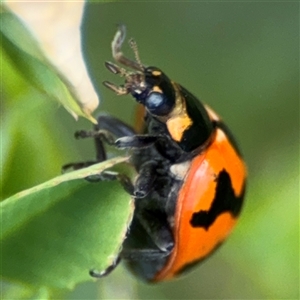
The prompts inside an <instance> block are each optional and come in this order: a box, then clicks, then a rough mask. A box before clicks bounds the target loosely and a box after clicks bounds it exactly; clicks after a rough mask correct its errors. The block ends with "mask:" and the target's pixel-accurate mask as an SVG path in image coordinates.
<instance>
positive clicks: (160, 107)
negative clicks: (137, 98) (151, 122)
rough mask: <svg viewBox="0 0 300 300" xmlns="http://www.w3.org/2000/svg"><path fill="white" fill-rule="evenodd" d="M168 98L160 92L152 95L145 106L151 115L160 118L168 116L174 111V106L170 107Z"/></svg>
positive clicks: (148, 97)
mask: <svg viewBox="0 0 300 300" xmlns="http://www.w3.org/2000/svg"><path fill="white" fill-rule="evenodd" d="M168 102H169V101H168V99H167V97H166V96H165V95H164V94H162V93H158V92H152V93H150V94H149V95H148V96H147V98H146V100H145V106H146V107H147V109H148V110H149V112H150V113H152V114H154V115H158V116H163V115H167V114H169V113H170V111H171V110H172V106H170V105H169V103H168Z"/></svg>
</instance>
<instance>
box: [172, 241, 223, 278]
mask: <svg viewBox="0 0 300 300" xmlns="http://www.w3.org/2000/svg"><path fill="white" fill-rule="evenodd" d="M222 244H223V241H221V242H219V243H218V244H217V245H216V246H215V248H214V249H213V250H212V251H210V252H209V253H208V254H207V255H205V256H203V257H201V258H199V259H196V260H194V261H192V262H189V263H186V264H185V265H183V266H182V267H181V268H180V269H179V270H178V271H177V272H176V274H175V276H181V275H185V274H187V273H189V272H190V271H191V270H192V269H194V267H196V266H198V264H200V263H201V262H202V261H203V260H205V259H207V258H208V257H210V256H211V255H212V254H213V253H215V252H216V251H217V250H218V249H219V248H220V247H221V246H222Z"/></svg>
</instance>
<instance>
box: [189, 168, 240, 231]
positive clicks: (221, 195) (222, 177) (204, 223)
mask: <svg viewBox="0 0 300 300" xmlns="http://www.w3.org/2000/svg"><path fill="white" fill-rule="evenodd" d="M216 181H217V186H216V193H215V198H214V200H213V202H212V205H211V207H210V209H209V210H208V211H206V210H200V211H198V212H195V213H193V215H192V218H191V220H190V224H191V225H192V226H193V227H202V228H204V229H206V230H208V229H209V227H210V226H211V225H212V224H213V223H214V221H215V220H216V218H217V217H218V216H219V215H220V214H222V213H225V212H229V213H231V214H232V216H233V217H237V216H238V215H239V213H240V211H241V208H242V204H243V198H244V192H245V188H243V190H242V192H241V194H240V195H238V196H236V195H235V193H234V190H233V187H232V182H231V178H230V175H229V174H228V173H227V171H226V170H225V169H223V170H222V171H221V172H220V173H219V175H218V178H217V179H216Z"/></svg>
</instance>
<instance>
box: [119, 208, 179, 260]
mask: <svg viewBox="0 0 300 300" xmlns="http://www.w3.org/2000/svg"><path fill="white" fill-rule="evenodd" d="M136 204H137V202H136ZM157 215H160V214H159V213H158V214H154V212H150V211H148V210H147V211H146V210H145V211H143V212H142V213H139V212H138V213H136V214H135V216H134V218H133V220H132V223H131V226H130V230H129V233H128V236H127V238H126V239H125V241H124V244H123V249H122V252H121V254H120V255H121V257H122V258H124V259H127V260H142V261H148V260H157V259H161V258H163V257H166V256H168V255H170V253H171V252H172V250H173V247H174V240H173V235H172V232H171V229H170V228H169V226H168V224H167V221H166V219H165V218H159V217H157Z"/></svg>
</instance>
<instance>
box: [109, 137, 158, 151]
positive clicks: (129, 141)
mask: <svg viewBox="0 0 300 300" xmlns="http://www.w3.org/2000/svg"><path fill="white" fill-rule="evenodd" d="M160 138H163V136H160V135H150V134H141V135H134V136H124V137H121V138H119V139H117V140H116V142H115V145H116V147H117V148H119V149H123V148H139V149H140V148H146V147H149V146H152V145H153V144H154V143H155V142H157V141H158V140H159V139H160Z"/></svg>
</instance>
